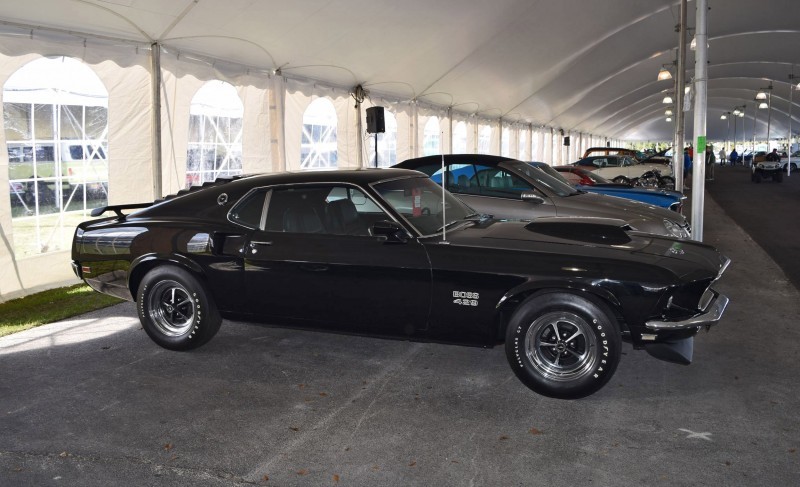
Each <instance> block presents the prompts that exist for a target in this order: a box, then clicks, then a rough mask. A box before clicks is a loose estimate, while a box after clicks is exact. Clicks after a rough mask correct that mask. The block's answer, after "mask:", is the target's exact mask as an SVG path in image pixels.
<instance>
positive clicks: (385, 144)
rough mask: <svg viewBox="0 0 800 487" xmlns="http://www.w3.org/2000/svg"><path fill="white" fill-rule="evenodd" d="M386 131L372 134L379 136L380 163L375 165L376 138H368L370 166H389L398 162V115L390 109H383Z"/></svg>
mask: <svg viewBox="0 0 800 487" xmlns="http://www.w3.org/2000/svg"><path fill="white" fill-rule="evenodd" d="M383 125H384V127H383V128H384V129H385V130H386V131H385V132H380V133H377V134H370V135H372V137H375V136H377V137H378V155H379V158H378V165H377V166H376V165H375V139H373V138H372V137H369V138H368V139H367V142H366V144H367V147H366V149H367V154H368V159H369V166H370V167H389V166H393V165H394V164H397V117H395V116H394V113H392V112H390V111H389V110H384V111H383Z"/></svg>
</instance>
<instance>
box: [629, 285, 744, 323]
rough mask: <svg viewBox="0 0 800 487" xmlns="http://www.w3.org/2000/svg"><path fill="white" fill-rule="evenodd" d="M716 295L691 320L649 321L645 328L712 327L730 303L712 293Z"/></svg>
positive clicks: (722, 296)
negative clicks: (704, 308) (705, 307)
mask: <svg viewBox="0 0 800 487" xmlns="http://www.w3.org/2000/svg"><path fill="white" fill-rule="evenodd" d="M712 292H714V294H715V295H716V298H715V299H714V301H712V302H711V304H709V306H708V308H707V309H706V310H705V311H704V312H703V313H700V314H696V315H694V316H692V317H691V318H687V319H685V320H680V321H665V320H650V321H648V322H646V323H645V326H646V327H647V328H648V329H650V330H685V329H687V328H696V327H699V326H712V325H716V324H717V322H719V320H720V319H721V318H722V313H724V312H725V308H726V307H727V306H728V302H729V301H730V300H729V299H728V297H727V296H725V295H722V294H719V293H717V292H716V291H713V290H712Z"/></svg>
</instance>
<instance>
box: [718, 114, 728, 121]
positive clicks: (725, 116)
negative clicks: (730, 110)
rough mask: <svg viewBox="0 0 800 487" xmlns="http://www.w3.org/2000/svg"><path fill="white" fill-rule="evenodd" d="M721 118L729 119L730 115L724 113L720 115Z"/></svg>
mask: <svg viewBox="0 0 800 487" xmlns="http://www.w3.org/2000/svg"><path fill="white" fill-rule="evenodd" d="M719 119H720V120H727V119H728V115H726V114H724V113H723V114H722V115H720V116H719Z"/></svg>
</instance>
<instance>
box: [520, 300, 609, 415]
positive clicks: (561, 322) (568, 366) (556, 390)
mask: <svg viewBox="0 0 800 487" xmlns="http://www.w3.org/2000/svg"><path fill="white" fill-rule="evenodd" d="M620 354H621V338H620V332H619V325H618V324H617V321H616V318H614V315H613V313H611V311H610V310H609V309H608V308H607V306H606V305H604V304H603V303H601V302H599V301H598V302H596V301H594V300H592V299H589V298H588V297H584V296H581V295H578V294H573V293H548V294H540V295H535V296H533V297H531V298H528V299H527V300H526V301H525V302H523V303H522V304H521V305H520V306H519V308H518V309H517V310H516V312H515V313H514V315H513V316H512V317H511V321H510V322H509V326H508V329H507V330H506V358H507V359H508V362H509V364H510V365H511V368H512V369H513V370H514V373H515V374H516V375H517V377H518V378H519V379H520V381H522V383H524V384H525V385H526V386H528V387H529V388H530V389H532V390H533V391H535V392H537V393H539V394H542V395H545V396H549V397H555V398H559V399H577V398H581V397H585V396H588V395H590V394H593V393H594V392H596V391H598V390H599V389H600V388H602V387H603V386H604V385H605V384H606V383H607V382H608V381H609V379H611V376H612V375H613V374H614V371H615V370H616V369H617V364H618V363H619V359H620Z"/></svg>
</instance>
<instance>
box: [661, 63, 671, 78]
mask: <svg viewBox="0 0 800 487" xmlns="http://www.w3.org/2000/svg"><path fill="white" fill-rule="evenodd" d="M667 79H672V73H670V72H669V69H667V65H666V64H664V65H662V66H661V71H659V72H658V81H664V80H667Z"/></svg>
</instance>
